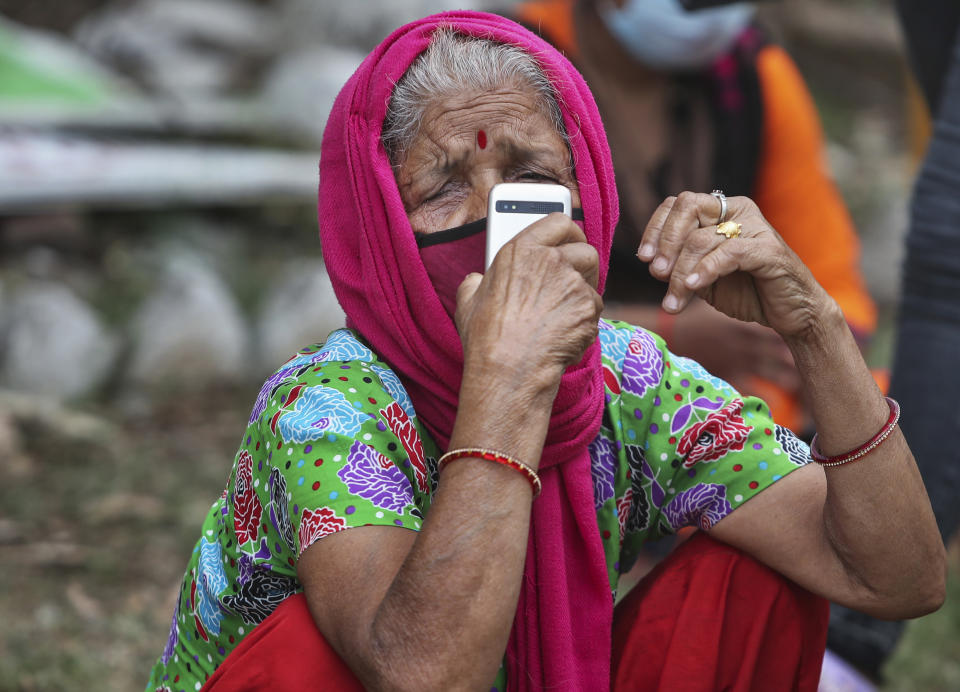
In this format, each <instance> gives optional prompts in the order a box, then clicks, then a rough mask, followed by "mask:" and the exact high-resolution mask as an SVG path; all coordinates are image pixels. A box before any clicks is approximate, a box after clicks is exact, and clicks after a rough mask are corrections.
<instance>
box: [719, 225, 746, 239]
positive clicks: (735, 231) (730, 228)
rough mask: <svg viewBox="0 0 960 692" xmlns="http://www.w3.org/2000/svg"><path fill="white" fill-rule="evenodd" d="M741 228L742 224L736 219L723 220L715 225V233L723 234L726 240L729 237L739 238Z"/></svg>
mask: <svg viewBox="0 0 960 692" xmlns="http://www.w3.org/2000/svg"><path fill="white" fill-rule="evenodd" d="M742 229H743V226H742V225H741V224H738V223H737V222H736V221H724V222H723V223H721V224H718V225H717V235H725V236H727V239H728V240H729V239H730V238H739V237H740V231H741V230H742Z"/></svg>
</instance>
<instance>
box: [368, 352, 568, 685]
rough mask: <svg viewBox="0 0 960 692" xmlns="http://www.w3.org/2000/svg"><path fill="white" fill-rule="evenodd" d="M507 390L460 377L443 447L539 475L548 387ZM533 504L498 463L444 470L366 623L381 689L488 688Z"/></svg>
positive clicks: (483, 379)
mask: <svg viewBox="0 0 960 692" xmlns="http://www.w3.org/2000/svg"><path fill="white" fill-rule="evenodd" d="M497 382H499V383H500V384H499V385H498V384H497ZM507 385H508V380H507V378H504V377H503V376H502V372H501V373H498V374H497V375H495V374H494V373H493V372H492V371H491V370H490V369H487V368H472V369H471V368H469V367H468V368H467V369H466V371H465V375H464V382H463V385H462V387H461V393H460V406H459V409H458V413H457V420H456V423H455V425H454V428H453V434H452V437H451V441H450V448H451V449H455V448H464V447H486V448H493V449H496V450H497V451H501V452H503V453H505V454H509V455H511V456H514V457H516V458H518V459H521V460H523V461H524V462H525V463H528V464H530V465H531V466H533V467H536V465H537V462H538V461H539V458H540V453H541V451H542V448H543V443H544V439H545V437H546V431H547V426H548V424H549V419H550V410H551V406H552V401H553V395H554V393H555V391H556V390H555V387H553V388H552V391H551V387H550V385H549V379H547V380H545V382H543V383H541V384H539V385H534V386H525V385H524V384H523V383H522V382H520V381H517V380H514V381H513V383H512V385H513V386H507ZM543 385H546V387H544V386H543ZM531 501H532V493H531V489H530V485H529V483H528V482H527V480H526V478H525V477H524V476H522V475H521V474H519V473H517V472H516V471H514V470H512V469H509V468H506V467H503V466H500V465H499V464H496V463H492V462H488V461H483V460H479V459H476V460H473V459H464V460H462V461H457V462H454V463H452V464H450V465H449V466H448V467H447V468H446V469H445V470H444V472H443V475H442V477H441V481H440V489H439V491H438V492H437V493H436V494H435V496H434V499H433V503H432V505H431V508H430V512H429V514H428V515H427V518H426V520H425V521H424V523H423V527H422V529H421V531H420V533H419V534H418V535H417V538H416V541H415V542H414V544H413V547H412V549H411V551H410V553H409V555H408V557H407V559H406V560H405V561H404V563H403V565H402V567H401V568H400V570H399V572H398V573H397V575H396V577H395V578H394V580H393V582H392V584H391V585H390V587H389V589H388V591H387V593H386V594H385V596H384V598H383V600H382V602H381V604H380V607H379V608H378V609H377V612H376V615H375V617H374V620H373V622H372V624H371V628H370V646H371V651H370V654H371V657H372V659H373V660H376V661H377V662H378V667H379V668H380V671H378V674H377V678H378V687H379V686H383V687H393V686H395V685H396V684H397V682H398V681H400V680H403V681H406V682H407V683H409V684H411V685H413V686H414V687H416V688H417V689H432V688H435V689H477V688H480V687H482V686H484V685H489V683H490V682H491V681H492V680H493V679H494V677H495V676H496V672H497V668H498V667H499V665H500V662H501V659H502V657H503V652H504V650H505V648H506V645H507V639H508V638H509V635H510V628H511V625H512V622H513V618H514V614H515V611H516V605H517V598H518V596H519V592H520V584H521V577H522V574H523V566H524V559H525V557H526V548H527V534H528V530H529V519H530V508H531ZM464 652H469V654H465V653H464ZM405 686H406V685H405V684H401V685H400V687H401V688H403V687H405Z"/></svg>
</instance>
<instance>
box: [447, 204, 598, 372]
mask: <svg viewBox="0 0 960 692" xmlns="http://www.w3.org/2000/svg"><path fill="white" fill-rule="evenodd" d="M598 276H599V257H598V255H597V251H596V250H595V249H594V248H593V247H592V246H591V245H590V244H589V243H587V239H586V236H585V235H584V234H583V231H582V230H580V228H579V227H578V226H577V225H576V224H575V223H574V222H573V221H572V220H571V219H570V217H568V216H565V215H563V214H560V213H553V214H550V215H549V216H547V217H546V218H544V219H541V220H540V221H537V222H535V223H533V224H531V225H530V226H529V227H528V228H526V229H525V230H524V231H522V232H521V233H519V234H518V235H517V236H516V237H515V238H513V239H512V240H511V241H510V242H509V243H507V244H506V245H504V246H503V248H502V249H501V250H500V252H499V253H498V254H497V257H496V259H495V260H494V262H493V264H492V265H491V266H490V268H489V269H488V270H487V273H486V274H483V275H481V274H470V275H468V276H467V278H466V279H464V281H463V283H462V284H460V288H459V290H458V291H457V312H456V324H457V329H458V331H459V332H460V339H461V341H462V343H463V351H464V361H465V365H466V366H469V364H470V363H471V361H474V360H475V359H479V360H480V361H481V362H488V361H489V359H490V358H492V359H493V360H494V361H495V362H496V363H497V364H499V365H500V366H501V367H502V369H503V371H504V372H507V373H510V377H516V374H517V373H520V372H530V373H531V374H532V375H534V376H542V375H543V373H546V374H547V375H548V377H550V378H551V379H552V380H555V381H552V382H551V384H552V385H553V386H555V385H556V384H557V383H559V379H560V375H562V374H563V371H564V370H565V369H566V368H567V367H568V366H570V365H572V364H574V363H576V362H578V361H579V360H580V359H581V358H582V357H583V353H584V351H586V349H587V347H589V346H590V344H592V343H593V342H594V341H595V340H596V338H597V322H598V320H599V319H600V313H601V311H602V310H603V301H602V299H601V298H600V295H599V294H598V293H597V280H598ZM503 366H506V367H503Z"/></svg>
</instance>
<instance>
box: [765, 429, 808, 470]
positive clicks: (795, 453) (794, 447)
mask: <svg viewBox="0 0 960 692" xmlns="http://www.w3.org/2000/svg"><path fill="white" fill-rule="evenodd" d="M773 429H774V436H775V437H776V440H777V442H778V443H779V444H780V446H781V447H783V451H784V452H786V453H787V458H788V459H790V461H792V462H793V463H794V464H796V465H797V466H803V465H804V464H808V463H810V448H809V447H808V446H807V443H806V442H804V441H803V440H801V439H800V438H799V437H797V436H796V435H794V434H793V431H792V430H790V429H789V428H785V427H783V426H782V425H775V426H774V428H773Z"/></svg>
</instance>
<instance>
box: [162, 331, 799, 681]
mask: <svg viewBox="0 0 960 692" xmlns="http://www.w3.org/2000/svg"><path fill="white" fill-rule="evenodd" d="M599 335H600V336H599V339H600V344H601V352H602V355H601V367H602V371H603V381H604V385H605V390H606V391H605V394H606V409H605V414H604V420H603V424H602V426H601V428H600V430H599V431H598V433H597V435H596V438H595V439H594V440H593V442H592V443H591V444H590V445H589V449H588V451H589V453H590V457H591V475H592V480H593V491H594V499H595V511H596V516H597V526H598V529H599V532H600V540H601V541H602V544H603V550H604V556H605V559H606V567H607V573H608V577H609V581H610V588H611V590H612V591H614V592H616V590H617V587H618V583H619V581H618V580H619V576H620V573H621V571H622V570H626V569H629V567H630V565H632V564H633V563H634V562H635V560H636V556H637V554H638V552H639V550H640V549H641V547H642V546H643V544H644V543H646V542H649V541H653V540H656V539H658V538H660V537H661V536H663V535H665V534H670V533H673V532H675V531H677V530H679V529H681V528H683V527H685V526H695V527H699V528H701V529H705V530H709V529H710V528H712V527H713V526H715V525H716V523H717V522H719V521H720V520H721V519H723V517H725V516H727V515H728V514H730V512H732V511H735V510H736V508H737V507H739V506H740V505H742V504H743V503H744V502H746V501H747V500H748V499H749V498H751V497H753V496H754V495H756V494H757V493H759V492H762V491H763V490H764V489H765V488H767V487H769V486H770V484H772V483H774V482H775V481H776V480H777V479H779V478H781V477H783V476H785V475H787V474H788V473H790V472H791V471H792V470H795V469H796V468H798V467H799V465H802V464H805V463H807V462H808V461H809V456H808V453H807V449H806V446H805V445H803V443H802V442H800V441H799V440H798V439H797V438H796V437H795V436H794V435H793V434H792V433H791V432H790V431H788V430H786V429H785V428H779V427H778V426H776V425H775V424H774V422H773V421H772V420H770V418H769V409H768V408H767V407H766V405H765V404H763V402H761V401H759V400H757V399H752V398H746V399H743V398H740V397H739V396H738V395H737V394H736V392H734V391H733V390H732V389H731V388H730V387H729V385H727V384H726V383H725V382H723V381H722V380H719V379H718V378H715V377H713V376H711V375H710V374H709V373H707V372H705V371H704V370H703V368H701V367H700V366H699V365H698V364H696V363H695V362H693V361H690V360H688V359H685V358H680V357H678V356H675V355H674V354H671V353H670V352H669V351H668V350H667V349H666V348H665V346H664V344H663V341H662V339H660V338H659V337H657V336H656V335H653V334H651V333H649V332H647V331H645V330H643V329H637V328H635V327H632V326H630V325H626V324H623V323H616V322H606V321H601V322H600V325H599ZM442 451H443V450H441V449H439V448H438V446H437V444H436V443H435V441H434V440H433V439H432V438H431V436H430V435H429V434H428V432H427V430H426V429H425V428H424V426H423V425H422V423H421V422H420V421H419V420H418V419H417V416H416V413H415V411H414V409H413V403H412V401H411V399H410V397H409V395H408V393H407V392H406V390H405V389H404V388H403V385H402V383H401V381H400V379H399V378H398V377H397V376H396V374H395V373H394V372H393V371H391V370H390V369H389V368H388V367H387V366H386V364H385V363H383V362H382V361H380V360H379V359H377V357H376V356H375V355H374V354H373V353H372V352H371V351H370V349H369V347H367V346H366V345H365V344H364V343H363V342H362V341H361V340H360V339H359V338H358V337H357V336H356V335H355V334H354V333H353V332H350V331H349V330H339V331H336V332H334V333H333V334H331V335H330V337H329V338H328V339H327V341H326V343H324V344H319V345H314V346H311V347H309V348H306V349H303V350H302V351H300V352H299V353H298V354H296V355H295V356H294V357H293V358H291V359H290V360H289V361H287V362H286V363H285V364H284V365H283V366H281V367H280V368H279V369H278V370H277V372H275V373H274V374H273V375H271V376H270V377H269V378H267V381H266V382H265V383H264V385H263V387H262V388H261V390H260V393H259V394H258V396H257V401H256V403H255V405H254V408H253V412H252V413H251V416H250V420H249V425H248V427H247V429H246V431H245V432H244V435H243V437H242V438H241V440H240V446H239V449H238V451H237V455H236V456H235V458H234V468H233V471H232V475H231V479H230V481H229V482H228V484H227V488H226V491H225V492H224V493H223V494H222V495H221V496H220V497H219V498H218V499H217V500H216V501H215V502H214V503H213V505H212V506H211V508H210V512H209V513H208V514H207V517H206V519H205V521H204V524H203V527H202V533H201V538H200V540H199V541H198V543H197V547H196V549H195V550H194V553H193V555H192V556H191V558H190V561H189V563H188V565H187V569H186V571H185V573H184V580H183V583H182V587H181V590H180V597H179V599H178V602H177V604H176V606H175V608H174V615H173V622H172V626H171V630H170V635H169V637H168V639H167V642H166V646H165V647H164V649H163V652H162V654H161V656H160V657H159V659H158V661H157V663H156V666H155V667H154V670H153V673H152V676H151V679H150V681H149V684H148V686H147V689H148V690H151V691H152V690H156V689H163V688H164V687H169V681H173V680H178V682H177V683H176V686H175V689H176V690H177V691H179V690H180V689H184V690H192V689H199V688H200V687H202V685H203V683H204V682H205V681H206V680H207V678H208V677H209V676H210V675H212V674H213V673H214V671H215V670H216V667H217V666H218V665H219V664H220V663H221V662H222V661H223V660H224V658H225V657H227V656H229V655H230V652H231V651H232V650H233V649H234V648H235V647H236V646H237V645H238V644H239V643H240V642H242V641H243V638H244V637H245V636H246V635H247V634H248V633H249V632H250V631H251V629H253V628H254V627H256V626H258V625H259V623H261V622H263V620H264V619H266V618H267V617H269V615H270V613H272V612H273V610H274V609H275V608H276V607H277V605H278V604H280V603H281V602H283V600H284V599H285V598H287V597H289V596H290V595H291V594H293V593H296V592H297V591H299V590H301V588H302V587H301V585H300V583H299V581H298V580H297V572H296V567H297V560H298V558H299V557H300V555H301V554H302V553H303V551H304V550H306V549H307V548H309V547H310V546H311V545H313V544H314V543H316V542H317V541H318V540H322V539H323V538H325V537H326V536H330V535H332V534H334V533H337V532H340V531H345V530H349V529H351V528H352V527H360V526H370V525H373V526H395V527H403V528H406V529H408V530H412V531H417V530H419V529H420V528H421V524H422V521H423V518H424V516H426V515H427V514H428V513H429V511H430V503H431V500H432V498H433V494H434V493H435V492H436V491H437V489H438V487H439V486H440V485H441V484H442V478H439V477H438V474H437V470H436V460H437V459H438V458H439V456H440V455H441V453H442ZM504 679H505V678H504V671H503V669H501V672H500V673H499V674H498V677H497V680H495V681H494V686H496V687H497V688H498V689H500V690H502V689H504Z"/></svg>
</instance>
